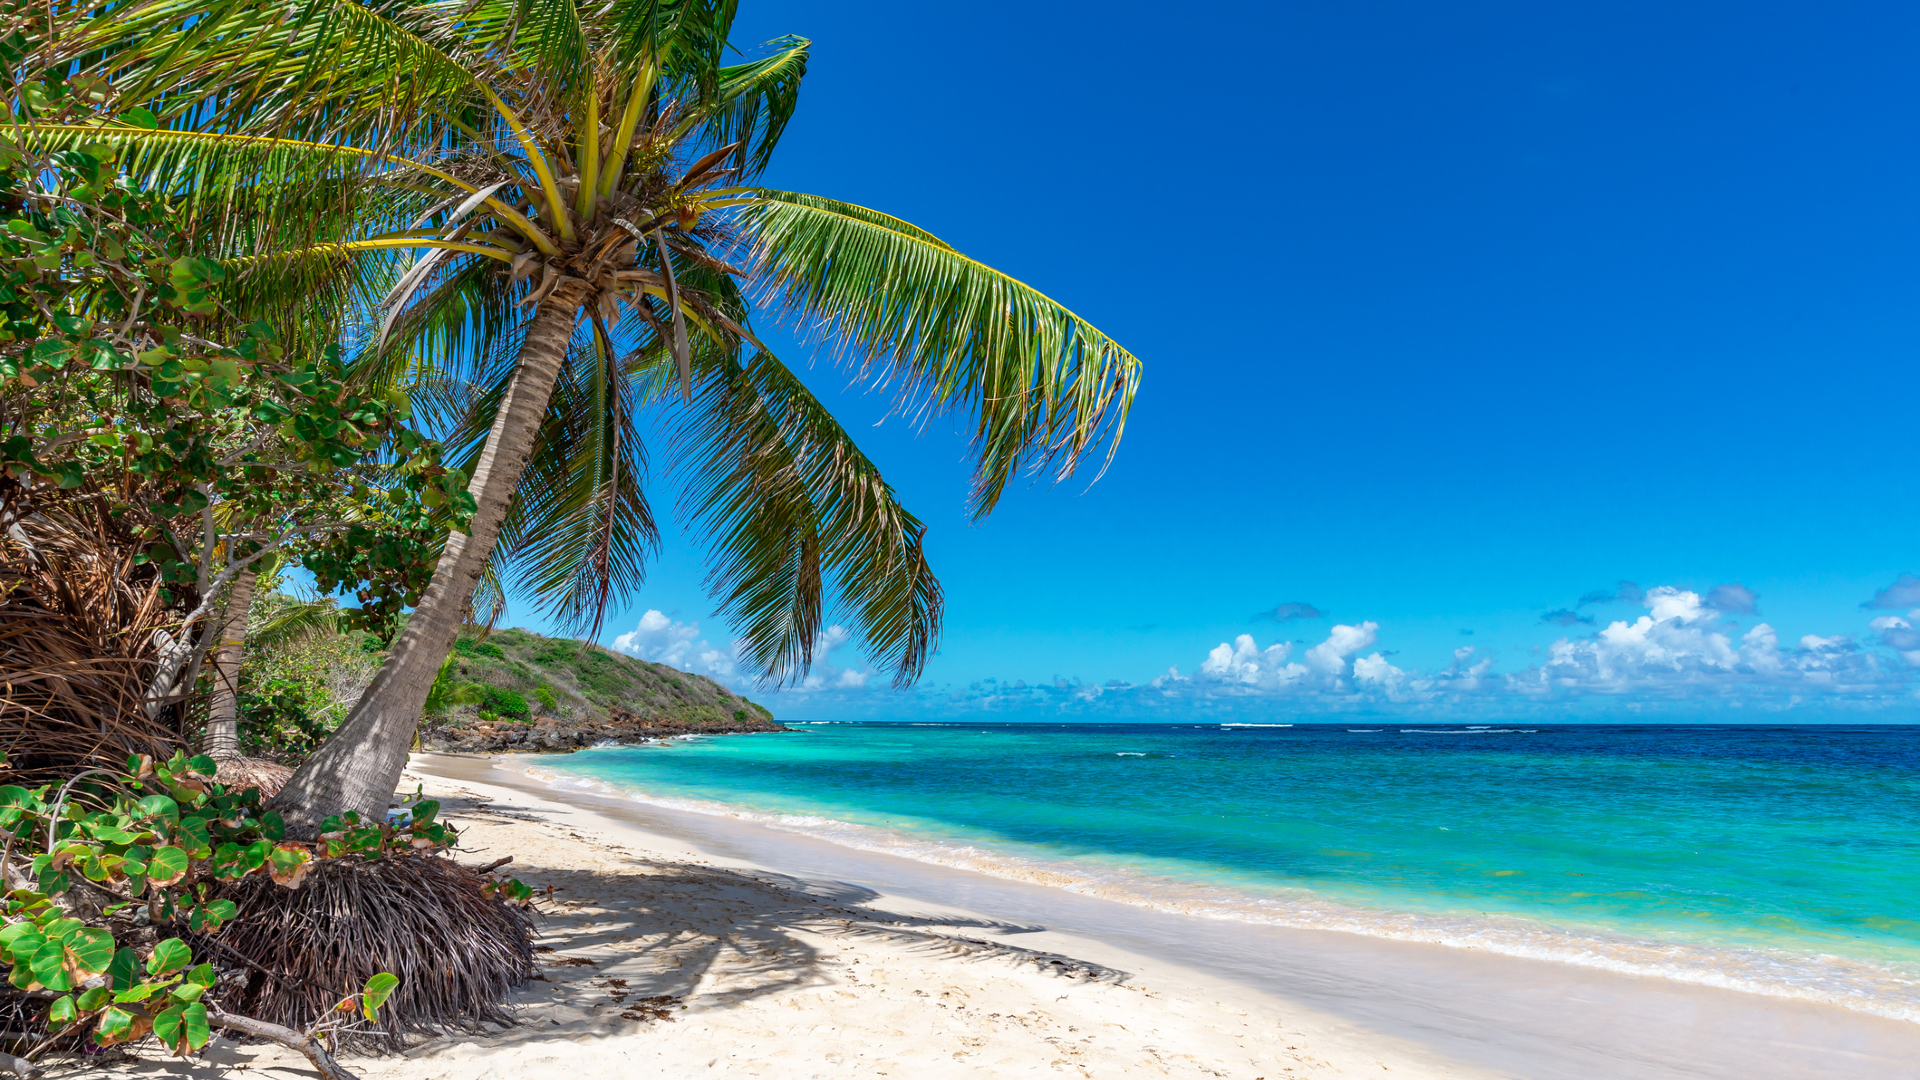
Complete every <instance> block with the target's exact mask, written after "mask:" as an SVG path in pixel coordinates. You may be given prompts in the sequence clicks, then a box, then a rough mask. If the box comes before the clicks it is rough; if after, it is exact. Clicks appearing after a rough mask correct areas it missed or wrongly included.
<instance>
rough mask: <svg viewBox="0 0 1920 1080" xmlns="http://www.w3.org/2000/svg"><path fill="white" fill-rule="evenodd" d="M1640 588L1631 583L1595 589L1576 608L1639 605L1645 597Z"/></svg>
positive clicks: (1581, 599) (1626, 582)
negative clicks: (1590, 605) (1594, 605)
mask: <svg viewBox="0 0 1920 1080" xmlns="http://www.w3.org/2000/svg"><path fill="white" fill-rule="evenodd" d="M1645 595H1646V594H1645V593H1642V592H1641V591H1640V586H1638V585H1635V584H1634V583H1633V582H1631V581H1622V582H1618V583H1616V584H1615V585H1614V587H1613V588H1611V589H1595V590H1594V591H1592V592H1590V593H1588V594H1586V595H1585V596H1582V597H1581V598H1580V600H1579V602H1578V603H1576V604H1574V605H1573V606H1574V607H1586V606H1587V605H1589V604H1637V603H1639V602H1640V601H1641V599H1642V598H1643V597H1644V596H1645Z"/></svg>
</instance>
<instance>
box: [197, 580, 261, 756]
mask: <svg viewBox="0 0 1920 1080" xmlns="http://www.w3.org/2000/svg"><path fill="white" fill-rule="evenodd" d="M258 576H259V575H258V574H256V573H255V572H254V571H252V570H242V571H240V573H238V574H236V575H234V579H233V584H232V585H230V586H228V588H227V610H226V626H225V627H224V628H223V629H222V631H221V633H220V643H219V644H218V645H216V646H214V650H213V694H212V697H211V698H210V700H209V701H208V703H207V738H206V751H207V754H208V756H210V757H212V758H213V760H215V761H222V762H224V761H229V760H231V759H233V758H237V757H239V756H240V657H241V655H242V654H243V652H244V651H245V649H246V645H247V611H248V609H250V608H252V607H253V583H254V579H255V578H257V577H258Z"/></svg>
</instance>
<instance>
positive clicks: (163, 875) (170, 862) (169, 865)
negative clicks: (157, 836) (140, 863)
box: [147, 847, 192, 885]
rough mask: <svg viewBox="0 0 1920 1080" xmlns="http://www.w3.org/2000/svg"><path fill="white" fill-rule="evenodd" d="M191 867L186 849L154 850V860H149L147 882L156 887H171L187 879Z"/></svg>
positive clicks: (166, 848) (165, 848)
mask: <svg viewBox="0 0 1920 1080" xmlns="http://www.w3.org/2000/svg"><path fill="white" fill-rule="evenodd" d="M191 865H192V864H191V860H189V859H188V858H187V852H186V850H185V849H184V848H177V847H162V848H154V849H153V856H152V858H149V859H148V860H147V880H148V881H151V882H153V883H154V884H155V885H171V884H173V883H174V882H176V881H179V880H180V879H181V878H183V877H186V876H187V871H188V870H189V869H190V868H191Z"/></svg>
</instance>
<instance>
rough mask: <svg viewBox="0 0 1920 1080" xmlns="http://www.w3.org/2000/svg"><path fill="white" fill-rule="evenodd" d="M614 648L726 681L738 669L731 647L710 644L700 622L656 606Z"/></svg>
mask: <svg viewBox="0 0 1920 1080" xmlns="http://www.w3.org/2000/svg"><path fill="white" fill-rule="evenodd" d="M613 647H614V649H615V651H617V652H623V653H626V654H627V655H628V656H637V657H639V658H640V659H642V660H647V661H651V662H652V663H656V664H666V665H667V666H669V667H676V668H679V669H680V670H682V671H690V672H693V673H694V674H696V675H706V676H708V677H710V678H713V679H717V680H720V681H723V682H724V681H727V680H730V679H732V678H733V676H734V674H735V670H736V669H735V665H734V655H733V648H732V647H731V646H728V647H727V648H724V649H723V648H720V647H718V646H715V645H710V644H708V643H707V642H706V641H705V640H703V639H702V638H701V636H700V624H699V623H697V622H680V621H679V620H677V619H673V618H669V617H668V616H667V615H666V614H664V613H663V612H660V611H658V610H654V609H648V611H647V613H646V614H645V615H642V616H640V622H639V624H638V625H637V626H635V627H634V628H633V629H632V630H629V631H628V632H626V633H624V634H621V635H620V636H619V637H616V638H614V639H613Z"/></svg>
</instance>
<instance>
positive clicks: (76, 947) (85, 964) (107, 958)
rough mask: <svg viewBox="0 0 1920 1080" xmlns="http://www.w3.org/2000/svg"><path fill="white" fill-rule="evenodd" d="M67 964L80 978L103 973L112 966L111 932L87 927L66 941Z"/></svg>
mask: <svg viewBox="0 0 1920 1080" xmlns="http://www.w3.org/2000/svg"><path fill="white" fill-rule="evenodd" d="M67 966H68V967H69V968H71V969H72V970H73V971H74V973H75V974H77V975H79V976H81V977H82V978H87V977H90V976H94V975H100V974H104V973H105V972H106V970H107V969H108V968H110V967H112V966H113V934H112V932H111V931H107V930H102V929H99V928H97V927H89V928H88V929H85V930H82V931H80V932H79V933H77V934H75V935H74V936H73V937H72V939H70V940H69V941H68V942H67Z"/></svg>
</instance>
